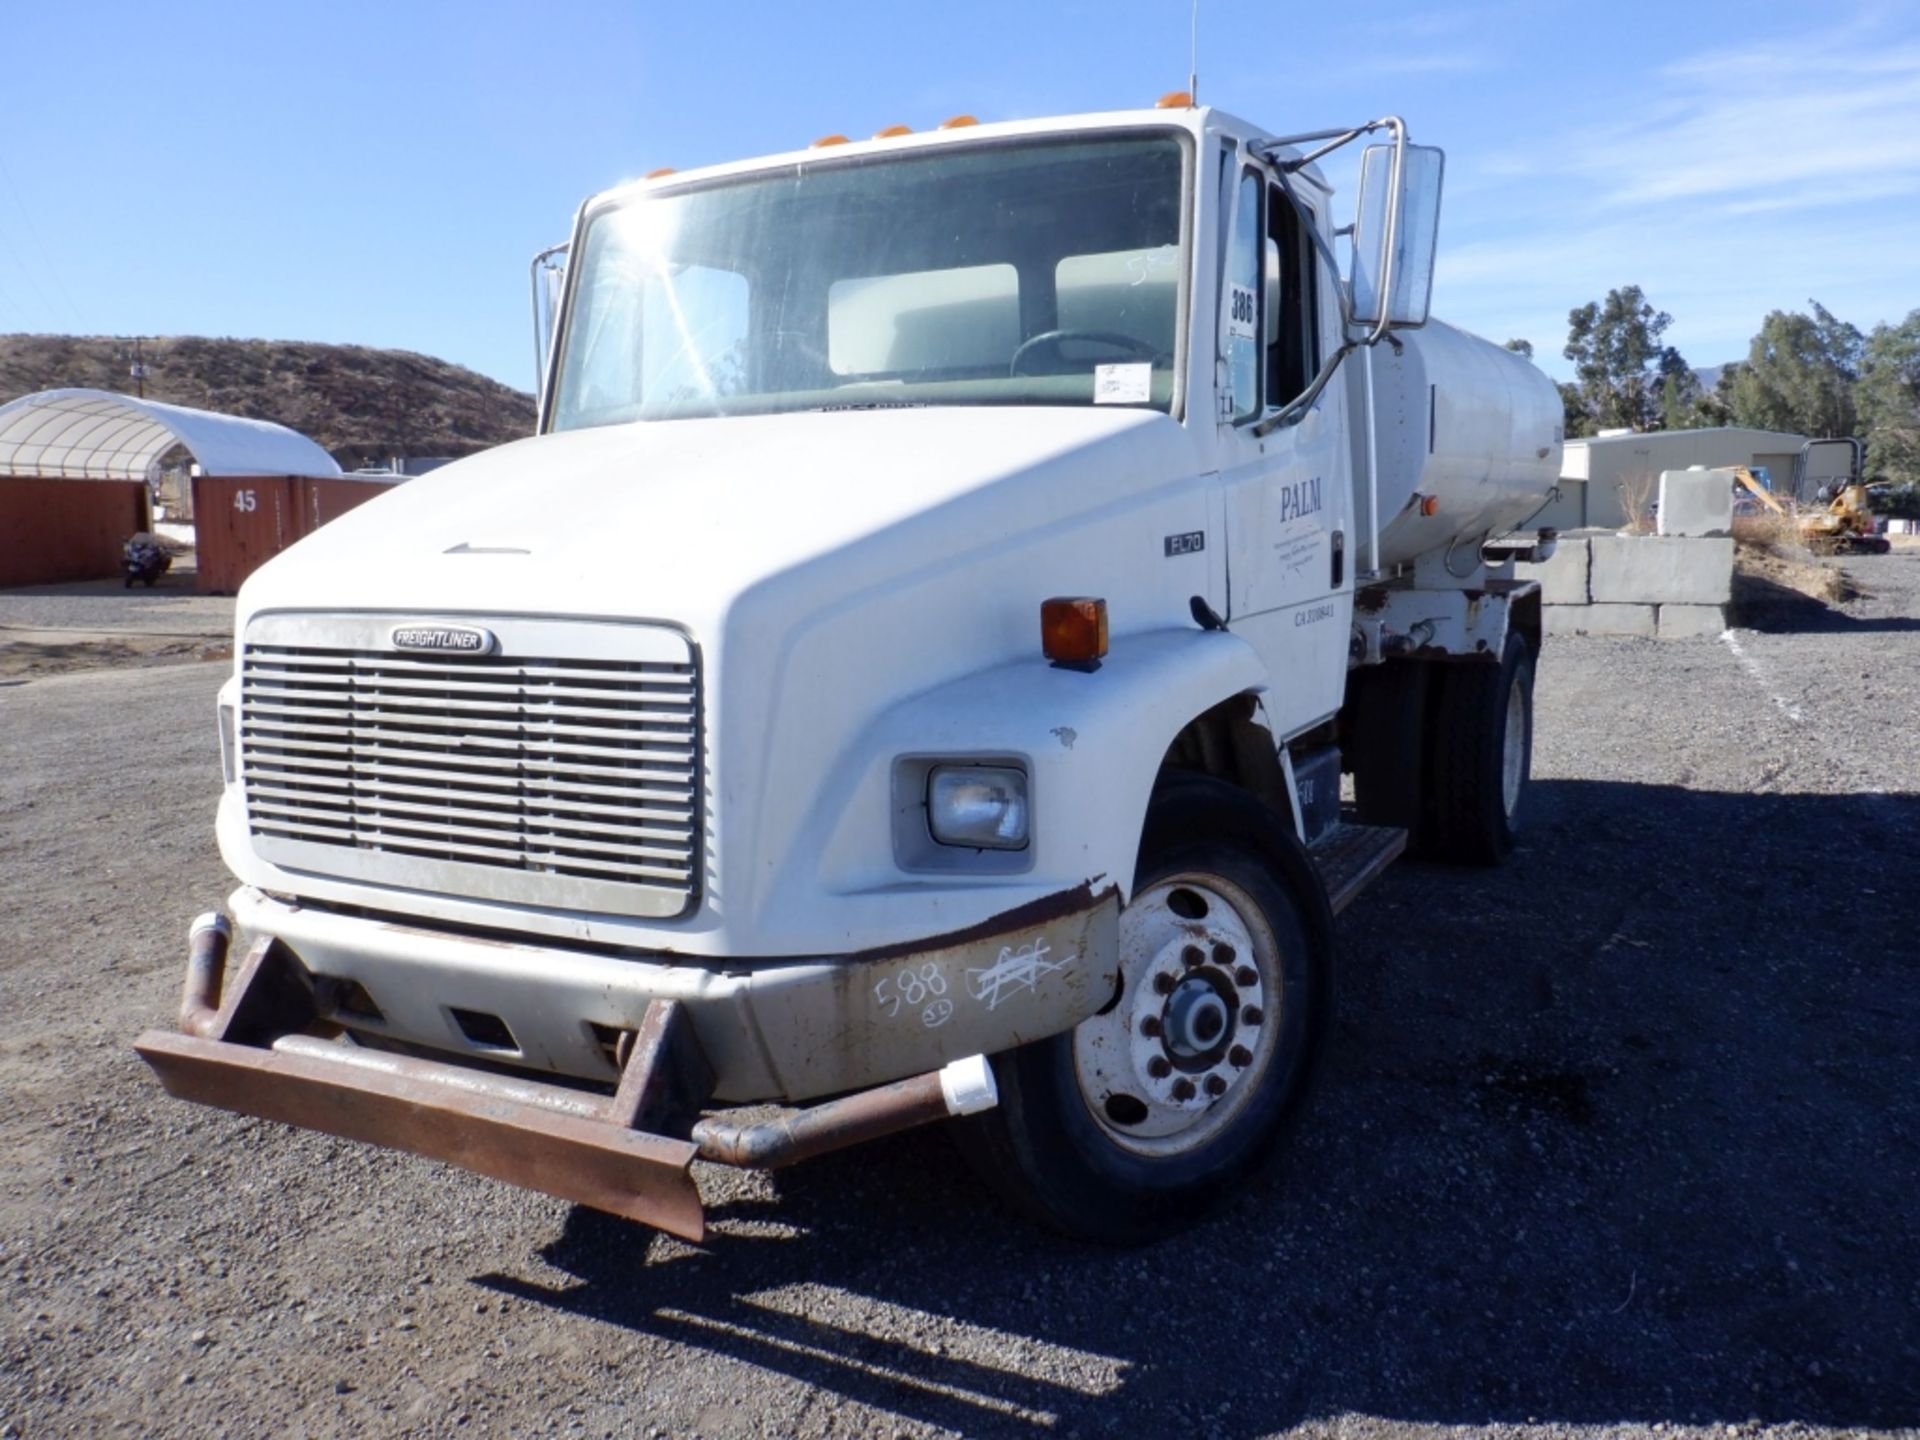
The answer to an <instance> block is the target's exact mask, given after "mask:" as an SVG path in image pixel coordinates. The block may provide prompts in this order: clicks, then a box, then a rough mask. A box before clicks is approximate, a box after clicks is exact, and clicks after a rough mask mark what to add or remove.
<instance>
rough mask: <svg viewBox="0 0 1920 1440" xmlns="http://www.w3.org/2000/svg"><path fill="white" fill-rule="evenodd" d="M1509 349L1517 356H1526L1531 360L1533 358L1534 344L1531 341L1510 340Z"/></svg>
mask: <svg viewBox="0 0 1920 1440" xmlns="http://www.w3.org/2000/svg"><path fill="white" fill-rule="evenodd" d="M1507 349H1509V350H1511V351H1513V353H1514V354H1516V355H1524V356H1526V357H1527V359H1529V360H1531V359H1532V358H1533V342H1532V341H1531V340H1509V341H1507Z"/></svg>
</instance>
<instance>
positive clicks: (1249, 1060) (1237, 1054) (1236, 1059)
mask: <svg viewBox="0 0 1920 1440" xmlns="http://www.w3.org/2000/svg"><path fill="white" fill-rule="evenodd" d="M1227 1060H1228V1061H1229V1062H1230V1063H1231V1064H1233V1065H1234V1066H1236V1067H1237V1068H1239V1069H1241V1070H1244V1069H1246V1068H1247V1066H1249V1065H1251V1064H1253V1052H1252V1051H1251V1050H1249V1049H1247V1047H1246V1046H1244V1045H1236V1046H1234V1047H1233V1048H1232V1049H1231V1050H1229V1051H1227Z"/></svg>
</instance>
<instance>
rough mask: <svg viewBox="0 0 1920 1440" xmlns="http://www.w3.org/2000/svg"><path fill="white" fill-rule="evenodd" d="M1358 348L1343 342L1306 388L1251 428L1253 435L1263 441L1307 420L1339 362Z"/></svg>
mask: <svg viewBox="0 0 1920 1440" xmlns="http://www.w3.org/2000/svg"><path fill="white" fill-rule="evenodd" d="M1359 348H1360V342H1359V341H1358V340H1343V341H1341V342H1340V348H1339V349H1338V350H1336V351H1334V352H1333V354H1331V355H1329V356H1328V357H1327V358H1326V361H1325V362H1324V363H1323V364H1322V365H1321V366H1320V373H1319V374H1318V375H1316V376H1314V377H1313V380H1312V381H1311V382H1310V383H1309V384H1308V386H1307V388H1306V389H1304V390H1302V391H1301V392H1300V393H1299V394H1298V395H1296V396H1294V397H1293V399H1291V400H1289V401H1288V402H1287V403H1286V404H1285V405H1283V406H1281V407H1280V408H1279V409H1278V410H1276V411H1274V412H1273V413H1272V414H1271V415H1269V416H1267V417H1266V418H1265V419H1263V420H1260V421H1259V422H1257V423H1256V424H1255V425H1254V426H1253V433H1254V434H1255V435H1258V436H1260V437H1262V438H1263V439H1264V438H1265V437H1266V436H1268V435H1271V434H1272V433H1273V432H1274V431H1276V430H1278V429H1279V428H1280V427H1281V426H1283V425H1298V424H1299V423H1300V422H1301V421H1302V420H1304V419H1306V418H1307V412H1308V411H1309V410H1311V409H1313V406H1314V402H1315V401H1317V400H1318V399H1319V398H1320V392H1321V391H1322V390H1324V389H1326V388H1327V382H1328V381H1329V380H1331V379H1333V372H1334V371H1336V370H1338V369H1339V368H1340V362H1341V361H1342V360H1344V359H1346V358H1347V356H1349V355H1350V354H1352V353H1353V352H1354V351H1355V350H1358V349H1359Z"/></svg>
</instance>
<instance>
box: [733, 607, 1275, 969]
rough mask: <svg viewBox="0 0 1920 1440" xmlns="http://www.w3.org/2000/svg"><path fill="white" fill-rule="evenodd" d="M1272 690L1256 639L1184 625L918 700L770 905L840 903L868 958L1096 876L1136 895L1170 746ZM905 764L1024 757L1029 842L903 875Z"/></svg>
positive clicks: (1005, 670)
mask: <svg viewBox="0 0 1920 1440" xmlns="http://www.w3.org/2000/svg"><path fill="white" fill-rule="evenodd" d="M1266 685H1267V674H1266V671H1265V668H1264V667H1263V666H1262V664H1261V662H1260V659H1259V657H1258V655H1257V654H1256V653H1255V652H1254V650H1253V648H1252V647H1251V646H1250V645H1248V644H1247V643H1246V642H1245V641H1244V640H1241V639H1240V638H1239V637H1237V636H1235V635H1232V634H1230V633H1229V632H1226V631H1218V630H1216V631H1206V630H1199V629H1185V628H1182V629H1178V630H1156V631H1148V632H1145V633H1142V634H1135V635H1127V636H1122V637H1119V638H1118V639H1116V640H1115V641H1114V642H1113V645H1112V649H1111V652H1110V653H1109V654H1108V656H1107V658H1106V660H1105V662H1104V663H1102V665H1101V666H1100V668H1099V669H1098V670H1095V671H1091V672H1085V671H1078V670H1068V669H1062V668H1060V667H1057V666H1054V665H1052V664H1050V663H1048V662H1047V661H1046V660H1044V659H1041V658H1039V657H1035V658H1034V659H1031V660H1021V661H1016V662H1014V663H1011V664H1006V665H999V666H994V667H992V668H990V669H986V670H981V671H977V672H975V673H973V674H970V675H966V676H962V677H961V678H959V679H956V680H953V681H949V682H947V683H945V684H943V685H940V686H938V687H936V688H934V689H932V690H928V691H925V692H923V693H921V694H919V695H916V696H913V697H912V698H910V699H908V700H905V701H902V702H901V703H899V704H897V705H895V706H893V707H892V708H890V709H888V710H887V711H885V712H883V713H882V714H881V715H880V716H879V717H878V718H877V719H875V720H874V722H873V723H872V724H870V725H869V726H868V727H867V728H866V729H865V730H863V731H862V732H861V733H860V735H859V736H858V738H857V739H856V740H855V741H854V742H853V743H852V744H851V745H850V746H849V747H848V749H847V750H846V752H845V753H844V758H843V760H842V762H841V763H840V764H839V765H838V766H837V767H836V770H835V773H834V775H833V776H832V777H830V779H829V782H828V783H827V784H826V785H824V786H822V788H821V792H820V801H819V803H818V805H817V807H816V810H815V813H814V815H813V816H812V818H811V821H810V823H809V825H808V826H807V827H806V831H805V834H804V837H803V840H802V843H801V844H800V845H799V846H798V847H796V850H795V852H794V854H793V856H792V858H791V859H790V860H789V862H788V864H787V865H786V866H785V867H784V872H783V874H782V875H781V877H780V879H779V881H778V882H777V883H776V884H775V885H774V886H773V887H771V890H770V896H771V903H772V904H773V905H774V906H780V905H783V904H784V905H809V904H811V905H818V904H819V903H821V900H822V899H823V898H824V897H837V898H835V899H834V900H832V901H830V902H829V903H833V904H835V905H836V906H837V907H839V908H843V909H844V910H845V911H846V913H847V915H848V918H849V921H850V923H852V924H853V925H854V926H855V927H856V928H857V929H858V930H859V931H860V932H862V933H861V934H859V935H858V936H857V937H856V936H853V935H850V936H849V937H848V938H849V940H850V941H852V940H855V939H858V940H859V941H862V942H864V944H863V945H862V944H850V945H849V947H848V948H850V949H858V948H865V946H868V945H874V944H885V943H891V942H895V941H900V940H905V939H908V938H911V937H912V936H914V935H915V934H924V933H926V932H928V931H929V930H947V929H953V928H958V927H961V926H966V925H975V924H981V923H985V922H987V921H990V920H991V919H992V918H993V917H994V916H996V915H998V914H1001V913H1002V912H1004V911H1006V910H1008V909H1010V908H1011V907H1013V906H1015V905H1019V904H1023V903H1028V902H1030V901H1033V900H1037V899H1041V898H1043V897H1046V896H1050V895H1056V894H1059V893H1061V892H1064V891H1067V890H1071V889H1073V888H1075V887H1078V886H1082V885H1085V884H1087V883H1089V882H1093V883H1094V888H1095V889H1096V890H1103V889H1105V888H1107V887H1108V886H1113V887H1116V888H1118V890H1119V891H1120V893H1121V894H1122V895H1123V896H1124V895H1125V894H1127V893H1128V891H1129V890H1130V889H1131V887H1132V883H1133V870H1134V862H1135V859H1136V856H1137V853H1138V849H1139V842H1140V832H1141V826H1142V824H1143V822H1144V820H1145V816H1146V809H1147V800H1148V797H1149V795H1150V794H1151V792H1152V789H1153V783H1154V778H1155V776H1156V775H1157V774H1158V772H1159V769H1160V763H1161V760H1162V759H1163V758H1164V757H1165V755H1166V752H1167V747H1168V746H1169V745H1170V744H1171V743H1172V742H1173V739H1174V737H1175V736H1176V735H1178V734H1179V732H1180V730H1181V728H1182V727H1183V726H1185V725H1186V724H1187V722H1188V721H1190V720H1192V719H1193V718H1194V717H1195V716H1196V715H1198V714H1200V713H1201V712H1202V711H1205V710H1207V709H1209V708H1210V707H1212V706H1214V705H1216V704H1218V703H1220V702H1221V701H1222V700H1226V699H1228V698H1230V697H1232V696H1234V695H1239V694H1243V693H1246V692H1249V691H1254V692H1258V691H1262V690H1264V689H1265V688H1266ZM903 756H906V757H927V756H942V757H944V756H951V757H952V758H954V759H956V760H967V759H974V758H982V757H992V758H1004V759H1017V760H1019V761H1020V762H1021V763H1023V764H1024V765H1025V766H1026V768H1027V771H1028V774H1029V776H1030V777H1031V786H1032V790H1031V801H1032V807H1033V808H1032V816H1033V820H1032V840H1031V843H1030V844H1029V846H1028V849H1027V850H1026V851H1024V852H1021V853H1020V855H1019V856H1018V857H1017V858H1013V857H1008V856H1006V855H1004V854H995V855H994V856H993V857H992V858H991V860H990V862H989V865H983V867H982V869H981V870H980V871H978V872H975V871H972V870H970V869H969V868H967V866H966V864H965V857H966V855H967V853H968V852H964V851H961V852H956V853H957V855H958V856H960V857H961V863H960V865H959V866H957V867H950V868H943V869H942V870H940V871H939V872H938V873H930V872H927V871H924V870H907V869H903V868H902V867H901V865H900V863H899V860H898V858H897V856H896V854H895V845H894V838H893V837H894V827H893V813H894V808H895V796H894V794H893V787H894V778H893V776H894V767H895V763H896V761H898V760H899V759H900V758H901V757H903ZM992 864H998V865H1001V866H1002V867H1004V868H1002V869H1001V870H999V871H998V872H997V873H996V872H994V871H993V870H991V869H990V868H989V866H990V865H992ZM1016 866H1017V867H1018V868H1014V867H1016ZM855 916H858V917H860V918H859V919H858V920H857V921H855V920H854V917H855Z"/></svg>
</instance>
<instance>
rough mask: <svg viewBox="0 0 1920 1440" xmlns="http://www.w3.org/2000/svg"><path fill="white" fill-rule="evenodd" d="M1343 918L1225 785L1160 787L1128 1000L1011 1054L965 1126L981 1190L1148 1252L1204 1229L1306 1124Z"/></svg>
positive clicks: (1129, 939) (1282, 838)
mask: <svg viewBox="0 0 1920 1440" xmlns="http://www.w3.org/2000/svg"><path fill="white" fill-rule="evenodd" d="M1331 945H1332V940H1331V917H1330V915H1329V914H1328V913H1327V912H1326V898H1325V893H1324V891H1322V890H1321V889H1320V888H1319V882H1318V880H1317V878H1315V876H1314V873H1313V871H1312V868H1311V865H1310V863H1309V862H1308V861H1307V860H1306V857H1305V853H1304V852H1303V851H1301V850H1300V848H1299V844H1298V842H1297V840H1295V838H1294V836H1293V834H1292V832H1291V830H1290V829H1289V828H1286V827H1284V826H1282V825H1280V824H1279V823H1278V822H1277V821H1276V820H1275V817H1273V815H1272V814H1271V813H1270V812H1269V811H1268V810H1266V808H1265V807H1264V806H1262V805H1260V804H1259V802H1257V801H1256V800H1254V798H1253V797H1252V796H1250V795H1248V794H1247V793H1246V792H1245V791H1242V790H1239V789H1236V788H1234V787H1232V786H1228V785H1224V784H1222V783H1220V782H1217V781H1212V780H1184V781H1181V782H1178V783H1176V784H1173V785H1170V786H1168V787H1165V788H1164V789H1162V791H1161V792H1160V793H1159V794H1158V795H1157V796H1156V798H1155V801H1154V804H1153V807H1152V809H1151V811H1150V813H1149V816H1148V823H1147V833H1146V836H1145V838H1144V841H1143V844H1142V847H1141V857H1140V863H1139V868H1138V873H1137V875H1136V877H1135V881H1134V891H1133V898H1132V900H1131V901H1130V902H1129V903H1128V904H1127V906H1126V908H1125V909H1124V910H1122V912H1121V915H1120V991H1119V994H1118V996H1117V997H1116V998H1115V1000H1114V1002H1113V1003H1112V1004H1110V1005H1109V1006H1108V1007H1107V1008H1106V1009H1105V1010H1103V1011H1102V1012H1101V1013H1099V1014H1097V1015H1094V1016H1092V1017H1090V1018H1089V1019H1087V1020H1086V1021H1083V1022H1082V1023H1081V1024H1080V1025H1079V1026H1077V1027H1076V1028H1075V1029H1073V1030H1071V1031H1068V1032H1066V1033H1065V1034H1061V1035H1056V1036H1053V1037H1052V1038H1050V1039H1047V1040H1042V1041H1039V1042H1037V1043H1035V1044H1033V1045H1029V1046H1026V1047H1024V1048H1022V1049H1020V1050H1016V1051H1012V1052H1010V1053H1008V1054H1004V1055H1001V1056H997V1057H996V1058H995V1062H994V1068H995V1072H996V1078H997V1079H998V1081H999V1084H1000V1104H999V1106H998V1107H997V1108H996V1109H994V1110H991V1111H988V1112H987V1113H985V1114H984V1115H981V1116H978V1117H975V1118H974V1119H973V1120H972V1121H970V1122H968V1123H967V1124H966V1125H965V1126H964V1128H963V1129H962V1131H961V1139H962V1148H963V1149H965V1150H966V1151H967V1153H968V1156H969V1158H970V1159H971V1160H972V1161H973V1162H974V1164H975V1166H976V1168H977V1169H979V1170H980V1171H981V1172H982V1174H983V1175H984V1176H985V1178H987V1179H988V1181H989V1182H990V1183H992V1184H994V1185H995V1186H996V1187H997V1188H998V1189H1000V1190H1001V1191H1002V1193H1003V1194H1006V1195H1007V1196H1008V1197H1009V1198H1011V1199H1012V1200H1014V1201H1015V1202H1016V1203H1018V1204H1019V1205H1021V1206H1022V1207H1023V1208H1025V1209H1027V1210H1028V1211H1030V1212H1031V1213H1033V1214H1035V1215H1036V1216H1038V1218H1040V1219H1041V1220H1042V1221H1043V1222H1044V1223H1046V1224H1048V1225H1050V1226H1051V1227H1053V1228H1054V1229H1056V1230H1060V1231H1062V1232H1064V1233H1066V1234H1069V1235H1072V1236H1075V1237H1077V1238H1081V1239H1087V1240H1097V1241H1104V1242H1107V1243H1112V1244H1139V1243H1144V1242H1147V1241H1151V1240H1157V1239H1160V1238H1162V1237H1164V1236H1166V1235H1170V1234H1173V1233H1176V1232H1178V1231H1180V1230H1182V1229H1185V1228H1186V1227H1187V1226H1189V1225H1192V1224H1193V1223H1195V1222H1196V1221H1198V1220H1199V1219H1201V1218H1202V1217H1203V1216H1204V1215H1205V1214H1206V1213H1207V1212H1208V1211H1209V1210H1210V1209H1212V1208H1213V1207H1214V1206H1215V1205H1216V1204H1218V1203H1219V1202H1220V1201H1221V1200H1222V1199H1224V1198H1225V1197H1226V1196H1227V1195H1228V1194H1230V1193H1231V1191H1232V1189H1233V1188H1234V1186H1235V1185H1236V1184H1237V1183H1238V1182H1239V1181H1241V1180H1243V1179H1244V1178H1246V1176H1247V1175H1248V1174H1250V1173H1251V1172H1252V1171H1253V1170H1254V1169H1255V1168H1257V1167H1258V1166H1259V1165H1260V1163H1261V1162H1262V1161H1263V1160H1264V1159H1265V1158H1266V1157H1267V1155H1268V1153H1269V1152H1270V1151H1271V1149H1272V1148H1273V1145H1274V1143H1275V1141H1276V1139H1277V1138H1278V1136H1279V1134H1280V1133H1281V1131H1282V1129H1283V1128H1284V1126H1285V1125H1286V1123H1287V1122H1288V1121H1289V1120H1290V1119H1291V1118H1292V1117H1293V1116H1294V1115H1295V1114H1296V1113H1297V1112H1298V1109H1299V1105H1300V1102H1301V1101H1302V1099H1303V1098H1304V1096H1305V1094H1306V1091H1307V1089H1308V1086H1309V1083H1310V1081H1311V1078H1312V1075H1313V1071H1314V1068H1315V1062H1316V1061H1317V1059H1318V1057H1319V1053H1320V1050H1321V1048H1322V1044H1323V1041H1324V1036H1325V1032H1326V1028H1327V1024H1328V1017H1329V1011H1330V1009H1331V998H1332V996H1331V990H1332V957H1331Z"/></svg>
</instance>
